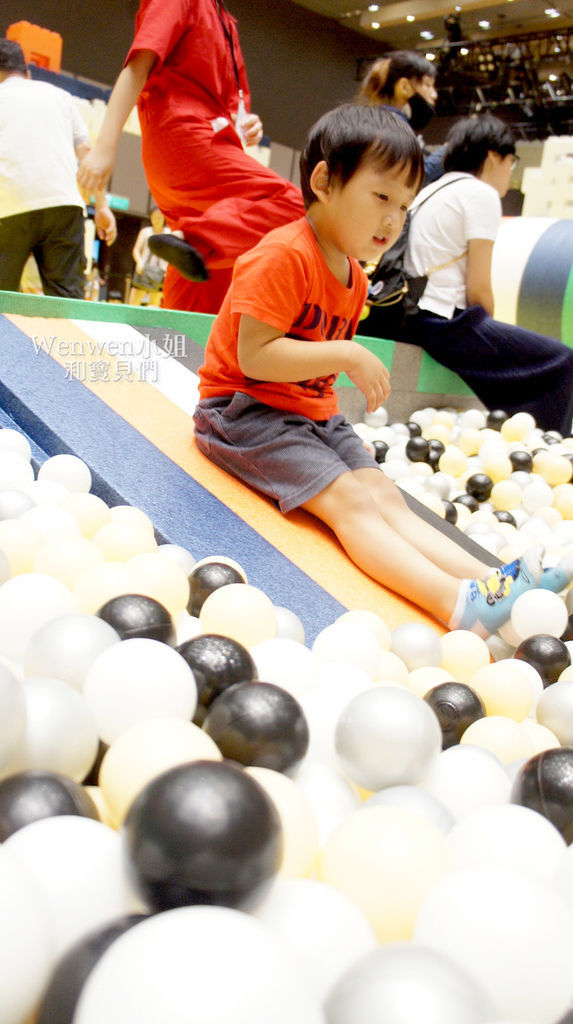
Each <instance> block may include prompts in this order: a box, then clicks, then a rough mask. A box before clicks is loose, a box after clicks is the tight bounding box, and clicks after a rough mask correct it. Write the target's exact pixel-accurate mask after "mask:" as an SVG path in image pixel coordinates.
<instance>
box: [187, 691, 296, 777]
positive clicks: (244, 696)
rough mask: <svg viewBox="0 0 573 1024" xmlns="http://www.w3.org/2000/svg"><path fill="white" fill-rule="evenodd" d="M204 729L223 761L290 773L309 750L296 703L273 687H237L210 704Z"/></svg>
mask: <svg viewBox="0 0 573 1024" xmlns="http://www.w3.org/2000/svg"><path fill="white" fill-rule="evenodd" d="M203 729H204V730H205V732H206V733H208V734H209V736H210V737H211V739H212V740H214V741H215V743H216V744H217V746H218V747H219V750H220V751H221V753H222V754H223V756H224V757H229V758H231V760H233V761H238V762H239V764H244V765H257V766H258V767H260V768H272V769H273V770H274V771H276V772H289V771H291V770H292V769H293V768H295V767H296V765H297V764H298V763H299V762H300V761H302V759H303V757H304V755H305V754H306V751H307V749H308V742H309V732H308V724H307V721H306V718H305V716H304V712H303V710H302V708H301V706H300V704H299V703H298V701H297V700H295V698H294V697H293V696H292V695H291V694H290V693H287V691H286V690H283V689H282V688H281V687H280V686H275V684H274V683H239V684H238V685H237V686H232V687H230V688H229V689H228V690H225V692H224V693H222V694H221V696H220V697H217V699H216V700H214V701H213V703H212V704H211V707H210V708H209V711H208V712H207V716H206V718H205V721H204V722H203Z"/></svg>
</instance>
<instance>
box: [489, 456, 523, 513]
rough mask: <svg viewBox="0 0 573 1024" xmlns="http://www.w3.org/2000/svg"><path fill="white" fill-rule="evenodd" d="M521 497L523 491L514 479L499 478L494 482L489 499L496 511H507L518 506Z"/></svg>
mask: <svg viewBox="0 0 573 1024" xmlns="http://www.w3.org/2000/svg"><path fill="white" fill-rule="evenodd" d="M508 461H509V460H508ZM492 479H493V477H492ZM522 497H523V491H522V490H521V487H520V486H519V484H516V482H515V480H499V482H498V483H494V485H493V487H492V489H491V494H490V496H489V500H490V501H491V503H492V505H493V507H494V508H495V509H497V510H498V511H499V510H501V509H503V511H505V512H509V511H511V509H512V508H519V506H520V505H521V499H522Z"/></svg>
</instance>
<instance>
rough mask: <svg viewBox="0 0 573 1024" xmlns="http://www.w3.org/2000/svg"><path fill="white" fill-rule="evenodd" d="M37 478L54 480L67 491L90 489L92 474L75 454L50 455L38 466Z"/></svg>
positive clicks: (84, 491)
mask: <svg viewBox="0 0 573 1024" xmlns="http://www.w3.org/2000/svg"><path fill="white" fill-rule="evenodd" d="M38 480H55V481H56V482H57V483H60V484H63V485H64V487H67V488H68V490H69V491H72V492H75V491H80V492H82V493H86V494H87V492H88V491H90V490H91V486H92V475H91V473H90V470H89V468H88V466H86V464H85V462H83V461H82V460H81V459H78V458H77V456H76V455H52V457H51V458H49V459H46V461H45V462H44V463H43V464H42V465H41V466H40V469H39V470H38Z"/></svg>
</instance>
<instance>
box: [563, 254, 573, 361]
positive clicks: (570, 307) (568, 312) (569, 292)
mask: <svg viewBox="0 0 573 1024" xmlns="http://www.w3.org/2000/svg"><path fill="white" fill-rule="evenodd" d="M561 341H562V342H563V344H564V345H568V346H569V348H573V269H572V270H571V272H570V274H569V277H568V278H567V286H566V288H565V294H564V296H563V306H562V307H561Z"/></svg>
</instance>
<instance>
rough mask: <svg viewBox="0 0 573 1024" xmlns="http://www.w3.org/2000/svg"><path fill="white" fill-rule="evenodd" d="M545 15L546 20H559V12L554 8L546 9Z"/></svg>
mask: <svg viewBox="0 0 573 1024" xmlns="http://www.w3.org/2000/svg"><path fill="white" fill-rule="evenodd" d="M545 13H546V15H547V17H548V18H560V17H561V11H558V10H557V9H556V8H555V7H546V8H545Z"/></svg>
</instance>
